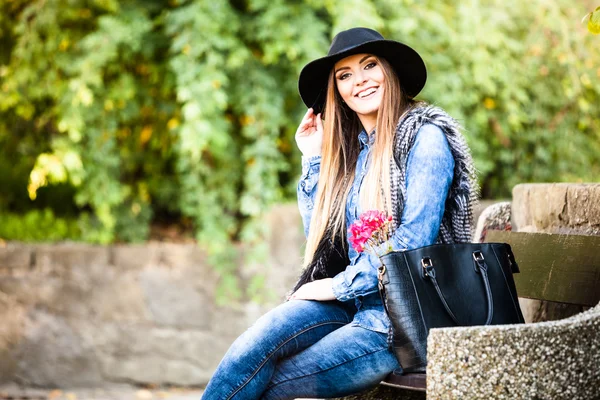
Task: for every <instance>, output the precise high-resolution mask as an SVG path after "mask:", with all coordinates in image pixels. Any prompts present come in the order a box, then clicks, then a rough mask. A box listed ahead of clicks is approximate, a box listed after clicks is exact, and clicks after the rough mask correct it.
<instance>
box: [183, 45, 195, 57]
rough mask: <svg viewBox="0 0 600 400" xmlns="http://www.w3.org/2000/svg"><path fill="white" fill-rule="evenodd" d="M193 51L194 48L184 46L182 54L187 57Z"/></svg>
mask: <svg viewBox="0 0 600 400" xmlns="http://www.w3.org/2000/svg"><path fill="white" fill-rule="evenodd" d="M191 49H192V47H191V46H190V45H189V44H186V45H185V46H183V49H182V50H181V52H182V53H183V54H185V55H186V56H187V55H188V54H190V50H191Z"/></svg>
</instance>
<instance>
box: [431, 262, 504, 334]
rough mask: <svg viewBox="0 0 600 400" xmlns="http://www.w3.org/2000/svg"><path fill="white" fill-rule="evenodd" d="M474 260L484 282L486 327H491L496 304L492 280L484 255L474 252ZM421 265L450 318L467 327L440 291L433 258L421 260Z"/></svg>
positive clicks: (476, 269) (476, 270)
mask: <svg viewBox="0 0 600 400" xmlns="http://www.w3.org/2000/svg"><path fill="white" fill-rule="evenodd" d="M473 260H474V261H475V272H477V273H479V274H481V278H482V280H483V284H484V288H485V298H486V301H487V306H488V309H487V320H486V321H485V324H484V325H489V324H490V323H491V322H492V317H493V315H494V303H493V302H492V289H491V287H490V280H489V278H488V267H487V264H486V262H485V258H484V257H483V253H482V252H481V251H479V250H477V251H474V252H473ZM421 265H422V266H423V273H424V275H425V277H427V278H429V279H430V280H431V282H432V283H433V286H434V287H435V291H436V292H437V295H438V297H439V298H440V300H441V301H442V304H443V305H444V308H445V309H446V312H447V313H448V315H450V318H452V320H453V321H454V323H455V324H456V325H459V326H461V325H465V324H461V323H460V322H459V321H458V319H457V318H456V316H455V315H454V313H453V312H452V310H451V309H450V306H449V305H448V302H447V301H446V298H445V297H444V294H443V293H442V290H441V289H440V285H438V282H437V278H436V276H435V268H434V267H433V263H432V262H431V258H429V257H425V258H423V259H422V260H421Z"/></svg>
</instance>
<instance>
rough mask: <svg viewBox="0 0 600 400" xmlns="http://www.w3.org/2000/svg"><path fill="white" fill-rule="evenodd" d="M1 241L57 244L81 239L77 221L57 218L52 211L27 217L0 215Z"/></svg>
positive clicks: (34, 212)
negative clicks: (62, 241) (61, 241)
mask: <svg viewBox="0 0 600 400" xmlns="http://www.w3.org/2000/svg"><path fill="white" fill-rule="evenodd" d="M0 239H11V240H19V241H22V242H57V241H60V240H79V239H81V229H80V226H79V225H78V222H77V220H75V219H73V218H71V219H67V218H60V217H56V216H55V215H54V213H53V212H52V210H50V209H45V210H32V211H29V212H28V213H26V214H25V215H20V214H13V213H4V212H2V213H0Z"/></svg>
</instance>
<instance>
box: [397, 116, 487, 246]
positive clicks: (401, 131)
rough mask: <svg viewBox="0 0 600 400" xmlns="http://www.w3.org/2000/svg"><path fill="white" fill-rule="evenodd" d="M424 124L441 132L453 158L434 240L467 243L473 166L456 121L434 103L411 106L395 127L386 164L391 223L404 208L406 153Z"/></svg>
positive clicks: (473, 199) (474, 185)
mask: <svg viewBox="0 0 600 400" xmlns="http://www.w3.org/2000/svg"><path fill="white" fill-rule="evenodd" d="M425 124H433V125H436V126H437V127H438V128H440V129H441V130H442V132H444V134H445V135H446V139H447V140H448V144H449V146H450V151H451V152H452V156H453V157H454V176H453V178H452V184H451V186H450V190H449V191H448V197H447V198H446V205H445V211H444V216H443V217H442V223H441V225H440V233H439V236H438V240H437V243H467V242H470V241H471V237H472V234H473V206H474V205H475V204H476V203H477V199H478V197H479V185H478V184H477V176H476V173H475V165H474V164H473V158H472V157H471V152H470V151H469V146H467V142H466V141H465V138H464V137H463V135H462V134H461V127H460V125H459V124H458V122H457V121H456V120H455V119H453V118H452V117H450V116H449V115H448V114H447V113H446V112H445V111H444V110H442V109H441V108H439V107H435V106H430V105H426V106H420V107H416V108H414V109H413V110H411V111H410V112H408V113H407V114H406V116H405V117H404V119H402V120H401V121H400V122H399V123H398V126H397V127H396V133H395V138H394V159H393V160H391V163H390V167H391V170H390V175H391V179H390V180H391V185H392V186H391V187H392V188H393V189H392V210H393V213H394V215H393V218H394V226H395V227H397V226H398V224H399V221H400V219H401V216H402V211H403V209H404V199H405V198H406V162H407V160H408V154H409V152H410V149H411V148H412V146H413V144H414V142H415V137H416V135H417V132H418V131H419V129H420V128H421V126H423V125H425Z"/></svg>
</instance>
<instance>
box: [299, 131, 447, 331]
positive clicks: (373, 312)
mask: <svg viewBox="0 0 600 400" xmlns="http://www.w3.org/2000/svg"><path fill="white" fill-rule="evenodd" d="M374 135H375V134H371V135H370V136H369V135H368V134H367V133H366V132H365V131H364V130H363V131H362V132H361V133H360V134H359V136H358V139H359V142H360V146H361V150H360V153H359V155H358V160H357V162H356V172H355V175H354V182H353V184H352V188H351V189H350V193H349V195H348V200H347V203H346V226H347V227H349V226H350V225H351V224H352V223H353V222H354V221H355V220H357V219H358V218H359V216H360V214H361V213H362V212H363V211H366V210H362V209H361V208H360V204H359V195H360V190H361V188H362V182H363V179H364V177H365V174H366V172H367V170H368V167H369V162H370V155H371V149H372V147H373V142H374V139H375V136H374ZM320 163H321V157H320V156H315V157H309V158H306V157H303V158H302V176H301V177H300V182H299V184H298V207H299V209H300V215H301V216H302V222H303V224H304V233H305V235H307V236H308V231H309V228H310V218H311V216H312V209H313V205H314V199H315V196H316V193H317V183H318V180H319V170H320ZM453 175H454V158H453V157H452V153H451V151H450V147H449V145H448V141H447V139H446V136H445V135H444V133H443V132H442V131H441V129H440V128H438V127H437V126H436V125H433V124H425V125H423V126H422V127H421V129H419V132H417V135H416V137H415V142H414V144H413V146H412V148H411V150H410V153H409V155H408V160H407V165H406V198H405V202H404V209H403V212H402V218H401V220H400V224H399V226H398V228H397V229H396V230H395V231H394V233H393V234H392V237H391V238H390V240H389V242H388V243H384V244H383V245H381V246H380V248H382V249H383V248H386V249H387V248H388V246H391V248H392V250H394V251H405V250H411V249H415V248H418V247H422V246H427V245H430V244H433V243H435V241H436V239H437V237H438V233H439V227H440V224H441V222H442V217H443V215H444V205H445V201H446V197H447V195H448V190H449V189H450V184H451V183H452V176H453ZM348 237H349V236H348ZM348 257H349V259H350V265H348V267H346V269H345V270H344V271H343V272H341V273H339V274H338V275H336V276H335V277H334V278H333V293H334V295H335V297H336V298H337V299H338V300H339V301H354V302H355V305H356V308H357V310H358V311H357V313H356V314H355V316H354V321H353V325H358V326H361V327H363V328H366V329H370V330H373V331H377V332H382V333H388V332H389V329H390V322H389V320H388V318H387V316H386V315H385V310H384V309H383V304H382V302H381V299H380V297H379V293H378V288H377V284H378V281H377V268H378V267H379V266H380V265H381V262H380V261H379V258H378V257H376V256H374V255H372V254H370V253H367V252H363V253H358V252H356V250H354V248H352V246H351V245H350V244H348Z"/></svg>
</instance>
